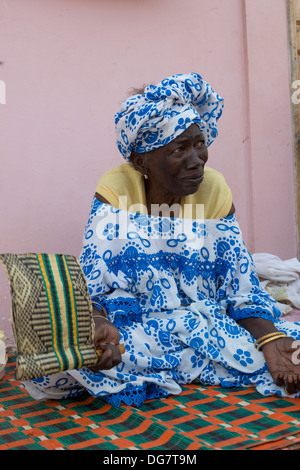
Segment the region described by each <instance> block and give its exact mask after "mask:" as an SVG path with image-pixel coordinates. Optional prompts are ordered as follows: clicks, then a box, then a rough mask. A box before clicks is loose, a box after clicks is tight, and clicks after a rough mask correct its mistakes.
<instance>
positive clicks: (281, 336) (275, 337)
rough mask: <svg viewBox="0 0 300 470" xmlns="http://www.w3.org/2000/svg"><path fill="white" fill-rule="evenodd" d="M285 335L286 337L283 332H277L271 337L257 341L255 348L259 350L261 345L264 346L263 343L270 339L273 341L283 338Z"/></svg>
mask: <svg viewBox="0 0 300 470" xmlns="http://www.w3.org/2000/svg"><path fill="white" fill-rule="evenodd" d="M285 337H286V334H285V333H278V335H277V336H272V337H271V338H268V339H265V341H262V342H261V343H259V344H258V345H257V346H256V348H257V350H258V351H261V348H262V346H264V345H265V344H267V343H270V342H271V341H275V339H279V338H285Z"/></svg>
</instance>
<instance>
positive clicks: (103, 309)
mask: <svg viewBox="0 0 300 470" xmlns="http://www.w3.org/2000/svg"><path fill="white" fill-rule="evenodd" d="M92 304H93V305H95V306H96V305H97V307H100V308H101V310H102V312H103V313H104V318H107V312H106V310H105V308H104V307H102V305H100V304H98V303H97V302H92ZM98 310H99V309H98Z"/></svg>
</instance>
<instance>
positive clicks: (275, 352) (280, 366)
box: [263, 337, 300, 394]
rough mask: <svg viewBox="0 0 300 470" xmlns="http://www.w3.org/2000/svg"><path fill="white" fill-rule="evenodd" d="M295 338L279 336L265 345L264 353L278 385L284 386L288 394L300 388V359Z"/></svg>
mask: <svg viewBox="0 0 300 470" xmlns="http://www.w3.org/2000/svg"><path fill="white" fill-rule="evenodd" d="M294 343H295V340H294V339H293V338H289V337H286V338H278V339H276V341H270V342H269V343H267V344H265V345H264V346H263V354H264V356H265V360H266V363H267V366H268V368H269V371H270V374H271V375H272V378H273V380H274V382H275V383H276V385H279V387H281V386H283V387H284V388H285V391H286V392H287V393H288V394H293V393H295V392H297V391H298V390H300V361H299V360H295V358H296V359H297V354H298V353H297V346H295V344H294Z"/></svg>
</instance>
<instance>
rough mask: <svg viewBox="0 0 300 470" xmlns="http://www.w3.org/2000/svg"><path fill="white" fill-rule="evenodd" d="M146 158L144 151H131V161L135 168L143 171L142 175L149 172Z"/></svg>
mask: <svg viewBox="0 0 300 470" xmlns="http://www.w3.org/2000/svg"><path fill="white" fill-rule="evenodd" d="M146 160H147V159H146V158H145V154H144V153H137V152H135V151H134V150H133V151H132V152H131V157H130V161H131V163H132V165H133V166H134V168H135V169H136V170H138V171H139V172H140V173H142V175H145V174H147V168H146Z"/></svg>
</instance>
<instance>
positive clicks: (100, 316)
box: [93, 315, 111, 323]
mask: <svg viewBox="0 0 300 470" xmlns="http://www.w3.org/2000/svg"><path fill="white" fill-rule="evenodd" d="M93 318H102V320H106V321H109V319H108V318H106V317H102V315H93ZM109 322H110V321H109ZM110 323H111V322H110Z"/></svg>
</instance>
